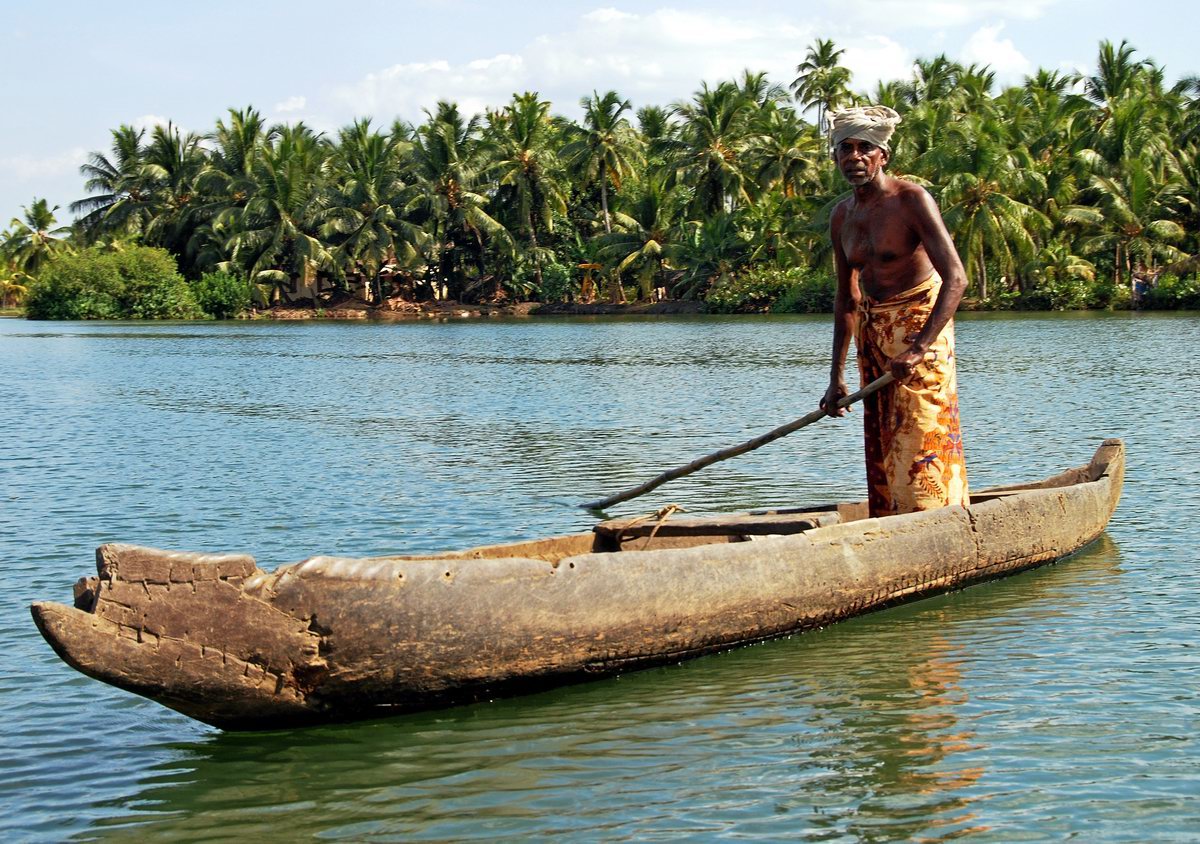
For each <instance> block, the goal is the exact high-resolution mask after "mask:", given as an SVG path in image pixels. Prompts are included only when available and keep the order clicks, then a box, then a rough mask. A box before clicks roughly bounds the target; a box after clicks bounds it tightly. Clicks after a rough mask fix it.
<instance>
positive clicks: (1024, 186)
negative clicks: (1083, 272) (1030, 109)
mask: <svg viewBox="0 0 1200 844" xmlns="http://www.w3.org/2000/svg"><path fill="white" fill-rule="evenodd" d="M945 140H946V143H945V145H944V146H943V147H940V148H938V149H937V150H935V151H933V152H931V153H930V154H929V155H928V156H927V157H926V161H927V162H929V163H930V164H931V165H933V166H934V167H935V168H936V169H937V170H938V171H939V172H940V173H942V174H944V178H945V181H944V182H943V185H942V188H941V190H940V192H939V194H940V198H941V202H942V217H943V219H944V220H945V221H946V227H947V228H948V229H949V230H950V233H951V235H952V236H953V237H954V241H955V243H956V245H957V246H958V251H959V254H961V255H962V256H963V264H964V266H965V267H966V270H967V276H968V278H969V279H970V280H972V281H974V282H975V289H976V291H977V293H978V295H979V298H980V299H984V300H986V299H987V298H988V292H989V291H988V275H987V265H988V259H989V258H990V259H991V260H992V261H993V262H994V263H995V264H997V265H998V266H999V268H1000V270H1001V271H1002V272H1004V273H1005V274H1006V275H1008V276H1009V277H1014V276H1015V275H1016V272H1017V270H1019V269H1020V268H1021V267H1022V266H1023V265H1024V263H1025V262H1026V261H1027V260H1028V259H1029V257H1031V256H1032V254H1033V253H1034V252H1035V251H1036V248H1037V241H1036V240H1035V237H1034V236H1035V235H1036V234H1038V233H1043V232H1046V231H1047V230H1048V229H1049V227H1050V220H1049V218H1047V217H1046V215H1045V214H1043V213H1042V212H1041V211H1038V210H1037V209H1036V208H1033V207H1032V206H1030V205H1026V204H1025V203H1023V202H1021V201H1019V200H1018V199H1016V198H1015V197H1016V196H1018V195H1021V194H1027V193H1029V192H1033V191H1039V190H1040V191H1044V190H1045V185H1044V184H1043V181H1044V180H1043V177H1042V176H1041V174H1039V173H1037V172H1036V171H1035V170H1032V169H1030V167H1029V166H1028V165H1029V162H1028V160H1027V159H1026V158H1025V157H1024V156H1023V155H1022V154H1021V151H1020V150H1012V149H1009V148H1008V147H1007V145H1006V144H1005V143H1004V129H1003V126H1002V124H1001V123H1000V122H999V121H996V120H994V119H993V120H985V119H973V120H969V121H964V122H963V123H962V124H960V126H959V128H958V129H957V130H956V131H955V132H954V133H953V134H951V135H950V136H949V137H947V138H946V139H945Z"/></svg>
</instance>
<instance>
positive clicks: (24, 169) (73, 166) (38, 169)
mask: <svg viewBox="0 0 1200 844" xmlns="http://www.w3.org/2000/svg"><path fill="white" fill-rule="evenodd" d="M85 161H87V150H85V149H84V148H83V147H75V148H74V149H71V150H68V151H66V152H61V153H56V154H54V155H40V156H39V155H12V156H7V157H4V158H0V173H2V174H4V181H14V182H22V183H24V182H31V181H35V180H37V181H40V180H43V179H54V178H57V177H63V176H71V175H75V174H77V173H78V172H79V165H81V164H83V163H84V162H85Z"/></svg>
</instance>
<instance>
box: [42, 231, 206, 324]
mask: <svg viewBox="0 0 1200 844" xmlns="http://www.w3.org/2000/svg"><path fill="white" fill-rule="evenodd" d="M25 309H26V314H27V316H28V317H29V318H30V319H195V318H197V317H201V316H203V315H204V314H203V311H201V310H200V308H199V306H197V304H196V300H195V298H194V297H193V296H192V291H191V288H190V287H189V286H188V284H187V282H186V281H184V279H183V276H181V275H180V274H179V271H178V270H177V269H176V267H175V259H174V258H172V257H171V255H170V254H169V253H168V252H166V251H165V250H163V249H155V248H152V247H148V246H130V247H126V248H124V249H122V250H121V251H119V252H106V251H102V250H100V249H96V248H92V249H86V250H84V251H82V252H79V253H76V254H69V255H62V256H60V257H59V258H57V259H56V260H55V261H53V262H51V263H49V264H48V265H47V266H46V268H45V269H44V270H43V272H42V273H41V274H40V276H39V277H38V278H37V279H36V280H35V281H34V282H33V283H32V284H31V285H30V286H29V292H28V294H27V297H26V301H25Z"/></svg>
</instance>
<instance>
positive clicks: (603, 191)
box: [600, 164, 612, 234]
mask: <svg viewBox="0 0 1200 844" xmlns="http://www.w3.org/2000/svg"><path fill="white" fill-rule="evenodd" d="M600 207H601V208H603V209H604V231H605V233H606V234H612V221H611V220H610V219H609V216H608V169H607V165H606V164H601V165H600Z"/></svg>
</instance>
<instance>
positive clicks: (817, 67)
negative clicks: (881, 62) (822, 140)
mask: <svg viewBox="0 0 1200 844" xmlns="http://www.w3.org/2000/svg"><path fill="white" fill-rule="evenodd" d="M845 52H846V51H845V50H839V49H837V47H836V46H835V45H834V43H833V41H832V40H828V39H821V38H818V39H817V40H816V41H815V42H813V44H812V46H810V47H809V48H808V53H806V54H805V57H804V61H802V62H801V63H800V64H799V65H797V66H796V73H797V76H796V78H795V79H794V80H793V81H792V92H793V93H794V94H795V96H796V100H797V101H798V102H799V103H800V104H801V105H802V106H804V108H805V110H807V109H810V108H813V107H815V108H816V109H817V131H818V132H820V133H821V134H822V135H825V134H827V133H828V132H829V122H828V119H827V117H828V114H829V112H830V111H832V110H834V109H836V108H837V107H838V106H840V105H843V104H845V103H847V102H849V101H850V100H851V98H852V95H851V93H850V79H851V74H850V71H849V70H847V69H846V68H844V67H842V66H841V65H840V64H838V60H839V59H840V58H841V57H842V54H843V53H845Z"/></svg>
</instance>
